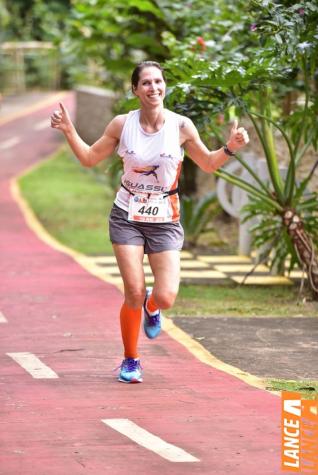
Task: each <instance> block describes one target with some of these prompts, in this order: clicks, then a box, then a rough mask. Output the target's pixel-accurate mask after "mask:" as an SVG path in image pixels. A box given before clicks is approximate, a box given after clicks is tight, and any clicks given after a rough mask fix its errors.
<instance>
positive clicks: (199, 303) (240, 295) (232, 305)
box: [165, 284, 318, 317]
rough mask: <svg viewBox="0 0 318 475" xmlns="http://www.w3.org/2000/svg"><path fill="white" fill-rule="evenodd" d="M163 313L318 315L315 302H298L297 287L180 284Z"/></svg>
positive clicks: (245, 315)
mask: <svg viewBox="0 0 318 475" xmlns="http://www.w3.org/2000/svg"><path fill="white" fill-rule="evenodd" d="M165 313H166V314H167V315H169V316H171V317H173V316H177V315H182V316H191V317H193V316H196V315H197V316H210V315H222V316H236V317H254V316H269V317H270V316H274V317H291V316H308V317H312V316H315V315H317V314H318V302H312V301H305V302H303V301H302V300H300V301H298V289H297V287H296V286H295V287H290V286H277V287H274V286H272V287H263V286H238V285H235V284H234V285H228V286H225V285H223V286H221V285H219V286H218V285H200V286H198V285H185V284H181V285H180V291H179V295H178V297H177V300H176V303H175V305H174V306H173V308H172V309H170V310H166V311H165Z"/></svg>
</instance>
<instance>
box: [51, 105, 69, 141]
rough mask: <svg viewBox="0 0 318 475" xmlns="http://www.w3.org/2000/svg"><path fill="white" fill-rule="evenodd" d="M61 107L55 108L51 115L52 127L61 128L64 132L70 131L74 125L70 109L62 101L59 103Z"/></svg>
mask: <svg viewBox="0 0 318 475" xmlns="http://www.w3.org/2000/svg"><path fill="white" fill-rule="evenodd" d="M59 106H60V109H59V110H55V111H54V112H53V114H52V115H51V127H52V128H53V129H59V130H61V131H62V132H64V133H65V132H69V131H70V130H71V128H72V127H73V123H72V121H71V118H70V115H69V113H68V110H67V109H66V107H65V106H64V105H63V103H62V102H60V103H59Z"/></svg>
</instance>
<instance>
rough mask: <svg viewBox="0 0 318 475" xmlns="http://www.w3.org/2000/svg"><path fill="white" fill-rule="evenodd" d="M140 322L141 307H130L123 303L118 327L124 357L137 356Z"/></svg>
mask: <svg viewBox="0 0 318 475" xmlns="http://www.w3.org/2000/svg"><path fill="white" fill-rule="evenodd" d="M140 322H141V308H131V307H128V306H127V305H126V304H125V303H124V304H123V305H122V307H121V310H120V327H121V336H122V340H123V344H124V348H125V358H138V352H137V343H138V336H139V330H140Z"/></svg>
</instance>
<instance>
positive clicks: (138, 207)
mask: <svg viewBox="0 0 318 475" xmlns="http://www.w3.org/2000/svg"><path fill="white" fill-rule="evenodd" d="M128 220H129V221H139V222H141V223H169V222H171V221H172V214H171V210H170V205H169V200H168V199H167V198H163V197H162V196H156V195H151V196H150V197H149V198H148V197H147V196H145V195H131V196H130V199H129V211H128Z"/></svg>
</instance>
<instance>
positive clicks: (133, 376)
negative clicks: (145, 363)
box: [118, 358, 142, 383]
mask: <svg viewBox="0 0 318 475" xmlns="http://www.w3.org/2000/svg"><path fill="white" fill-rule="evenodd" d="M141 370H142V367H141V364H140V360H139V359H134V358H125V359H124V360H123V362H122V364H121V365H120V373H119V376H118V381H121V382H122V383H142V372H141Z"/></svg>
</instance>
